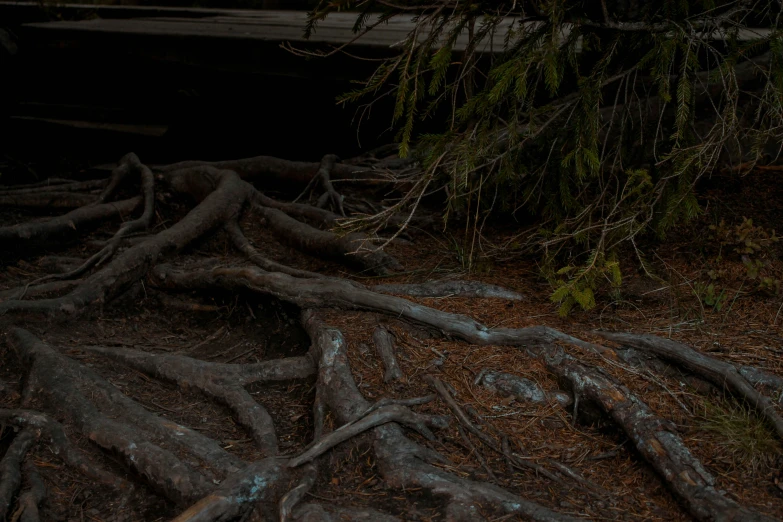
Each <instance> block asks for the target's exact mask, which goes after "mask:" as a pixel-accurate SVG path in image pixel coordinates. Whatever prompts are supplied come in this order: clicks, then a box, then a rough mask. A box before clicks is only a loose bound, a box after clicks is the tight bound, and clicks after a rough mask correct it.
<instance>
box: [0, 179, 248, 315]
mask: <svg viewBox="0 0 783 522" xmlns="http://www.w3.org/2000/svg"><path fill="white" fill-rule="evenodd" d="M188 181H191V182H190V183H189V182H188ZM205 181H206V182H211V183H214V190H209V189H208V188H206V187H205V186H204V183H205ZM172 185H176V186H177V187H178V188H179V189H180V190H181V191H182V192H188V193H190V194H191V195H193V196H195V197H199V196H203V200H202V201H201V203H199V205H198V206H196V207H195V208H194V209H193V210H191V211H190V212H189V213H188V214H187V216H185V217H184V218H183V219H182V220H181V221H179V222H177V223H176V224H175V225H173V226H172V227H170V228H168V229H165V230H164V231H162V232H160V233H159V234H157V235H155V236H153V237H152V238H150V239H149V240H148V241H145V242H143V243H140V244H138V245H136V246H134V247H131V248H129V249H128V250H126V251H125V252H123V253H122V254H120V255H119V256H117V257H116V258H114V260H112V261H111V262H110V263H109V264H108V265H106V267H104V268H103V269H102V270H100V271H98V272H96V273H94V274H92V275H91V276H90V277H88V278H87V279H85V281H84V283H82V284H81V285H79V286H78V287H76V289H74V290H73V291H71V292H70V293H69V294H67V295H65V296H63V297H60V298H56V299H43V300H39V301H5V302H3V303H0V313H3V312H8V311H32V312H49V313H55V312H58V311H61V312H65V313H75V312H79V311H81V310H83V309H84V308H85V307H86V306H89V305H91V304H97V303H104V302H107V301H108V300H110V299H111V298H112V297H114V296H116V295H118V294H119V293H120V292H121V291H122V290H125V289H127V288H128V287H129V286H130V285H131V284H133V283H135V282H136V281H139V280H140V279H142V278H143V277H144V276H145V274H146V273H147V271H148V270H149V269H150V268H151V267H152V266H153V265H154V264H155V262H156V261H157V260H158V258H159V257H160V256H162V255H165V254H171V253H174V252H177V251H179V250H181V249H182V248H184V247H185V246H187V245H188V244H190V243H191V242H192V241H194V240H196V239H198V238H200V237H202V236H204V235H205V234H207V233H208V232H210V231H212V230H214V229H216V228H217V227H219V226H222V225H223V224H225V223H227V222H229V221H231V220H233V219H235V217H236V216H237V215H238V214H239V213H240V211H241V210H242V207H243V206H244V204H245V202H246V201H247V200H248V198H249V197H250V195H251V190H252V188H251V187H250V186H249V185H247V184H246V183H245V182H243V181H242V180H240V179H239V177H237V175H236V174H234V173H233V172H230V171H218V172H214V173H213V177H212V178H210V179H208V180H203V179H201V178H199V179H197V180H196V181H193V180H188V179H186V177H185V176H176V173H175V174H174V177H173V181H172ZM96 207H97V206H96ZM86 208H90V207H86ZM93 208H95V207H93ZM80 210H81V209H80Z"/></svg>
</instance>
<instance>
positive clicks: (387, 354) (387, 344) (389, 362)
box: [372, 326, 405, 382]
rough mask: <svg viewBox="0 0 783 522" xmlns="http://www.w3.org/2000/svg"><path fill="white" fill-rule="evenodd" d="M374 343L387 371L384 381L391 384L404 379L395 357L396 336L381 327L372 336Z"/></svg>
mask: <svg viewBox="0 0 783 522" xmlns="http://www.w3.org/2000/svg"><path fill="white" fill-rule="evenodd" d="M372 341H373V344H375V350H376V351H377V352H378V355H379V356H380V358H381V361H382V362H383V367H384V368H385V369H386V372H385V373H384V375H383V381H384V382H391V381H398V380H400V379H402V378H404V377H405V376H404V375H403V373H402V370H401V369H400V365H399V364H397V358H396V357H395V356H394V336H393V335H392V334H391V333H390V332H389V331H388V330H387V329H386V328H383V327H382V326H379V327H378V328H376V329H375V331H374V332H373V334H372Z"/></svg>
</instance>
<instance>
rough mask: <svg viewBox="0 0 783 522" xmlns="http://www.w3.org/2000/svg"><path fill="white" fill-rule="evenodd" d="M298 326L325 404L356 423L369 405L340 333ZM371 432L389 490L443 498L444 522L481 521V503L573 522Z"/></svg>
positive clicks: (388, 431)
mask: <svg viewBox="0 0 783 522" xmlns="http://www.w3.org/2000/svg"><path fill="white" fill-rule="evenodd" d="M302 323H303V325H304V326H305V329H306V330H307V332H308V333H309V334H310V338H311V339H312V340H313V348H314V349H315V350H316V352H317V353H318V354H319V355H320V361H319V370H318V372H319V374H318V381H319V384H322V383H323V384H325V383H329V385H328V386H326V385H323V386H322V388H321V389H322V397H323V400H324V403H325V404H326V405H327V406H328V407H329V409H330V410H331V411H332V413H333V414H334V415H335V416H336V417H337V419H338V420H339V422H341V423H348V422H352V421H354V420H355V419H357V418H360V416H361V414H362V413H363V412H364V411H366V410H367V409H368V408H369V407H370V404H369V403H368V402H367V401H366V400H365V399H364V397H362V395H361V393H360V392H359V390H358V388H357V386H356V383H355V382H354V380H353V377H352V375H351V370H350V365H349V363H348V358H347V355H346V353H345V340H344V339H343V336H342V334H341V333H340V331H339V330H337V329H334V328H329V327H327V326H326V325H324V324H323V323H322V322H321V321H320V320H319V319H318V316H317V314H316V313H315V312H313V311H305V312H304V313H303V314H302ZM374 431H375V444H374V448H375V452H376V456H377V458H378V465H379V467H380V468H381V473H382V474H383V476H384V479H385V480H386V481H387V482H388V483H389V484H390V485H391V486H392V487H397V488H413V487H421V488H424V489H427V490H430V491H431V492H432V493H433V494H434V495H436V496H442V497H446V498H447V499H448V500H447V518H449V519H450V520H455V521H461V520H466V521H467V520H481V519H482V518H483V517H481V515H480V514H479V507H478V505H479V504H481V503H486V504H487V505H489V506H493V507H496V508H497V509H499V510H501V511H503V512H505V513H506V514H512V513H513V514H519V515H523V516H526V517H528V518H530V519H531V520H536V521H542V522H543V521H562V520H575V519H573V518H572V517H569V516H567V515H561V514H558V513H556V512H554V511H551V510H549V509H547V508H545V507H543V506H540V505H538V504H535V503H533V502H529V501H527V500H524V499H522V498H520V497H517V496H516V495H512V494H511V493H508V492H507V491H504V490H502V489H500V488H498V487H496V486H492V485H490V484H485V483H479V482H473V481H470V480H464V479H460V478H458V477H456V476H454V475H452V474H450V473H446V472H444V471H442V470H441V469H439V468H437V467H435V466H432V465H431V464H429V462H433V461H434V462H444V461H445V460H446V459H445V458H444V457H443V456H441V455H439V454H437V453H435V452H434V451H432V450H430V449H427V448H424V447H423V446H420V445H418V444H416V443H414V442H413V441H411V440H410V439H408V438H407V437H405V436H404V435H403V433H402V430H401V429H400V427H399V426H397V425H395V424H387V425H384V426H380V427H377V428H375V430H374Z"/></svg>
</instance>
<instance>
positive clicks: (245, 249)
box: [226, 221, 323, 278]
mask: <svg viewBox="0 0 783 522" xmlns="http://www.w3.org/2000/svg"><path fill="white" fill-rule="evenodd" d="M226 232H227V233H228V237H229V239H231V242H232V243H233V244H234V248H236V249H237V250H239V251H240V252H242V253H243V254H245V256H247V258H248V260H249V261H250V262H251V263H253V264H255V265H257V266H258V267H259V268H261V269H262V270H266V271H268V272H282V273H284V274H288V275H291V276H295V277H305V278H308V277H323V276H322V275H321V274H318V273H316V272H308V271H307V270H299V269H297V268H291V267H288V266H285V265H281V264H280V263H278V262H276V261H272V260H271V259H267V258H265V257H264V256H262V255H261V254H260V253H259V252H258V250H256V249H255V248H254V247H253V245H251V244H250V241H249V240H248V239H247V237H245V235H244V234H243V233H242V229H241V228H240V227H239V223H237V222H236V221H231V222H229V223H228V224H227V225H226Z"/></svg>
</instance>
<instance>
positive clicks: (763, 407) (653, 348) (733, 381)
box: [597, 332, 783, 437]
mask: <svg viewBox="0 0 783 522" xmlns="http://www.w3.org/2000/svg"><path fill="white" fill-rule="evenodd" d="M597 333H598V334H599V335H601V336H602V337H604V338H606V339H608V340H610V341H614V342H616V343H619V344H623V345H626V346H632V347H634V348H636V349H637V350H642V351H644V352H647V353H652V354H655V355H657V356H659V357H662V358H663V359H666V360H668V361H672V362H675V363H677V364H678V365H680V366H682V367H684V368H686V369H688V370H690V371H692V372H694V373H696V374H697V375H699V376H701V377H704V378H705V379H707V380H708V381H710V382H712V383H713V384H715V385H717V386H719V387H721V388H724V387H725V388H727V389H728V390H729V391H731V392H732V393H734V394H736V395H737V396H738V397H741V398H742V399H743V400H745V401H747V403H748V404H749V405H750V406H751V407H753V408H755V409H756V411H758V413H759V415H761V416H762V417H764V418H765V419H766V420H767V421H768V422H769V423H770V425H772V427H774V428H775V431H776V432H777V434H778V436H780V437H783V418H781V416H780V415H779V414H778V413H777V411H776V409H775V406H774V404H772V402H771V401H770V400H769V398H767V397H765V396H764V395H762V394H761V393H759V392H758V391H756V389H755V388H753V385H751V383H750V382H748V380H747V379H746V378H745V377H744V376H743V375H742V374H741V373H740V370H739V368H737V367H736V366H734V365H733V364H731V363H728V362H725V361H721V360H720V359H716V358H714V357H709V356H707V355H704V354H702V353H699V352H697V351H696V350H694V349H693V348H691V347H689V346H686V345H684V344H682V343H678V342H676V341H672V340H670V339H664V338H662V337H657V336H654V335H637V334H628V333H611V332H597Z"/></svg>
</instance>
